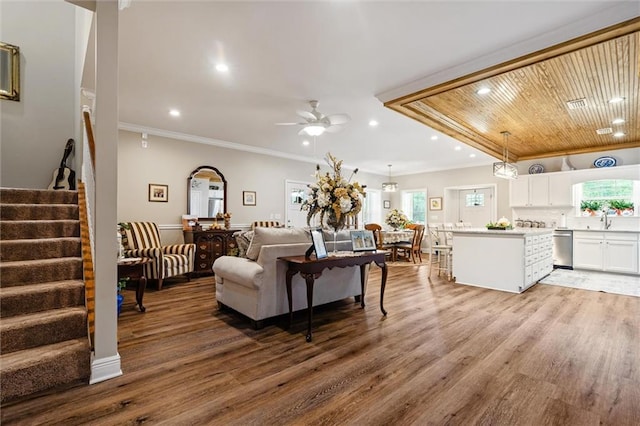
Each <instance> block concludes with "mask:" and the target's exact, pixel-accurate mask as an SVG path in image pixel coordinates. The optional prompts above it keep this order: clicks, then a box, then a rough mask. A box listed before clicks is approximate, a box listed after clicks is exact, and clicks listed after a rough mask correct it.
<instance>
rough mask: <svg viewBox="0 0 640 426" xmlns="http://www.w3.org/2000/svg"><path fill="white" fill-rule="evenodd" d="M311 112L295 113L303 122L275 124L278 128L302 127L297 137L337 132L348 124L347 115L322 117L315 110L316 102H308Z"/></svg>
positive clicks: (349, 118)
mask: <svg viewBox="0 0 640 426" xmlns="http://www.w3.org/2000/svg"><path fill="white" fill-rule="evenodd" d="M309 105H311V111H297V113H298V115H299V116H300V117H302V118H303V119H304V120H305V121H304V122H300V123H276V125H278V126H304V127H303V128H302V129H301V130H300V131H299V132H298V134H299V135H309V136H320V135H321V134H323V133H324V132H325V131H327V132H337V131H338V130H340V129H341V128H342V125H343V124H345V123H348V122H349V120H351V117H349V115H347V114H331V115H324V114H323V113H321V112H320V111H318V110H317V109H316V108H317V107H318V101H309Z"/></svg>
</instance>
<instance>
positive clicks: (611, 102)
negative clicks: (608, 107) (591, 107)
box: [609, 97, 624, 104]
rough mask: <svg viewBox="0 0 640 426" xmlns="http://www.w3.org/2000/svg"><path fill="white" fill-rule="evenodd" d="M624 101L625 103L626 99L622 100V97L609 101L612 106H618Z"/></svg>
mask: <svg viewBox="0 0 640 426" xmlns="http://www.w3.org/2000/svg"><path fill="white" fill-rule="evenodd" d="M622 101H624V98H620V97H617V98H611V99H609V103H610V104H617V103H618V102H622Z"/></svg>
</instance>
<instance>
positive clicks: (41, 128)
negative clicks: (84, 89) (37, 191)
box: [0, 0, 78, 188]
mask: <svg viewBox="0 0 640 426" xmlns="http://www.w3.org/2000/svg"><path fill="white" fill-rule="evenodd" d="M0 8H1V9H0V16H1V18H0V28H1V29H2V30H1V31H2V32H1V33H0V39H1V40H2V41H3V42H5V43H10V44H13V45H16V46H18V47H19V48H20V102H14V101H7V100H2V101H0V108H1V115H2V119H1V120H2V126H1V127H2V129H1V131H0V154H1V155H0V157H2V159H1V163H0V164H1V169H2V170H1V172H0V185H2V186H4V187H18V188H46V187H47V186H48V185H49V183H50V182H51V179H52V177H53V170H54V169H55V168H56V167H58V166H59V164H60V160H61V159H62V154H63V150H64V146H65V144H66V142H67V139H69V138H74V139H76V137H77V136H76V135H77V134H78V133H77V131H76V130H77V129H76V122H77V117H75V115H74V114H75V107H76V93H77V84H76V72H75V66H76V57H75V55H76V52H75V46H76V34H75V25H76V21H75V20H76V12H75V9H76V6H73V5H71V4H69V3H66V2H64V1H62V0H51V1H4V0H3V1H2V2H0ZM76 142H77V139H76ZM77 143H78V142H77ZM73 164H74V162H73V157H71V158H70V159H69V161H67V165H69V166H72V168H74V169H76V171H77V168H76V167H73Z"/></svg>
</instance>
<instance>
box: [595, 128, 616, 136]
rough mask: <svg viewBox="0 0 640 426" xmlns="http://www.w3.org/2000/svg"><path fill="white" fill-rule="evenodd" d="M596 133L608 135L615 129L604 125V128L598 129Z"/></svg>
mask: <svg viewBox="0 0 640 426" xmlns="http://www.w3.org/2000/svg"><path fill="white" fill-rule="evenodd" d="M596 133H597V134H599V135H608V134H611V133H613V129H612V128H611V127H603V128H602V129H598V130H596Z"/></svg>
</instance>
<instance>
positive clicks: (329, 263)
mask: <svg viewBox="0 0 640 426" xmlns="http://www.w3.org/2000/svg"><path fill="white" fill-rule="evenodd" d="M384 256H385V253H384V252H381V251H377V252H367V253H361V254H356V253H354V254H353V255H347V256H330V257H327V258H324V259H316V258H315V257H311V258H308V259H307V258H305V257H304V256H287V257H279V258H278V259H279V260H283V261H285V262H287V300H288V302H289V325H291V323H292V322H293V301H292V295H291V280H292V278H293V276H294V275H295V274H297V273H300V275H301V276H302V277H303V278H304V279H305V281H306V283H307V336H306V338H307V342H310V341H311V339H312V338H313V336H312V334H311V322H312V320H313V284H314V281H315V279H316V278H319V277H320V276H321V275H322V272H323V271H324V270H325V269H327V268H329V269H331V268H346V267H349V266H360V285H361V294H360V306H361V307H362V308H364V288H365V282H364V281H365V268H366V265H368V264H369V263H372V262H374V263H375V264H376V265H378V266H379V267H380V269H382V282H381V287H380V310H381V311H382V314H383V315H387V311H385V310H384V288H385V286H386V285H387V264H386V263H385V260H384Z"/></svg>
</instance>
